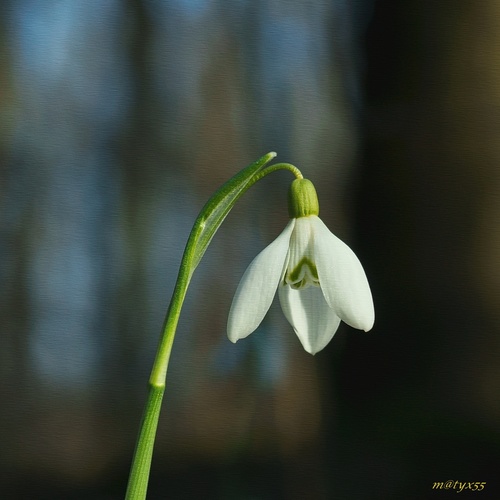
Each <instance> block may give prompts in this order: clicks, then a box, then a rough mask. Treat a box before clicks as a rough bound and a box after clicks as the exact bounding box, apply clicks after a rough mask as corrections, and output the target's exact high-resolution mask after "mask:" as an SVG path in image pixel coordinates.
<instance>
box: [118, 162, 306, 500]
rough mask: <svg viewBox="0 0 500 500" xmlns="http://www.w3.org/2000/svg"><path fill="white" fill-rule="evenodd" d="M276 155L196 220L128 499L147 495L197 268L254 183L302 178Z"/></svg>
mask: <svg viewBox="0 0 500 500" xmlns="http://www.w3.org/2000/svg"><path fill="white" fill-rule="evenodd" d="M275 156H276V153H268V154H267V155H265V156H263V157H262V158H260V159H259V160H257V161H256V162H254V163H252V164H251V165H249V166H248V167H246V168H245V169H243V170H242V171H241V172H240V173H238V174H237V175H235V176H234V177H233V178H231V179H230V180H229V181H228V182H226V183H225V184H224V185H223V186H222V187H221V188H220V189H218V190H217V191H216V192H215V194H214V195H213V196H212V197H211V198H210V199H209V200H208V202H207V203H206V205H205V206H204V207H203V209H202V210H201V212H200V214H199V216H198V218H197V219H196V221H195V223H194V226H193V229H192V230H191V233H190V235H189V238H188V241H187V244H186V248H185V250H184V255H183V256H182V261H181V265H180V269H179V274H178V276H177V281H176V284H175V289H174V293H173V295H172V299H171V301H170V305H169V308H168V311H167V314H166V317H165V322H164V324H163V333H162V336H161V339H160V344H159V346H158V351H157V353H156V357H155V361H154V363H153V368H152V370H151V376H150V378H149V396H148V400H147V402H146V406H145V409H144V416H143V419H142V423H141V428H140V432H139V436H138V439H137V445H136V449H135V453H134V458H133V461H132V468H131V471H130V476H129V483H128V487H127V494H126V500H144V499H145V498H146V493H147V488H148V481H149V471H150V468H151V460H152V456H153V448H154V442H155V436H156V429H157V425H158V419H159V416H160V410H161V402H162V399H163V394H164V392H165V384H166V377H167V369H168V363H169V360H170V353H171V351H172V345H173V343H174V337H175V331H176V329H177V324H178V322H179V317H180V314H181V309H182V304H183V302H184V298H185V297H186V292H187V289H188V286H189V282H190V281H191V277H192V275H193V272H194V270H195V269H196V267H197V266H198V264H199V262H200V260H201V258H202V257H203V254H204V253H205V250H206V249H207V247H208V245H209V244H210V241H211V240H212V238H213V236H214V234H215V232H216V231H217V229H218V228H219V227H220V225H221V224H222V222H223V221H224V219H225V217H226V216H227V214H228V213H229V211H230V210H231V208H232V207H233V206H234V204H235V203H236V201H237V200H238V199H239V198H240V197H241V196H242V195H243V194H244V193H245V192H246V191H247V190H248V189H249V188H250V187H251V186H253V185H254V184H255V183H256V182H257V181H259V180H260V179H262V178H263V177H265V176H266V175H268V174H270V173H272V172H275V171H277V170H289V171H290V172H292V173H293V174H294V175H295V177H297V178H299V179H302V174H301V173H300V171H299V169H298V168H296V167H294V166H293V165H290V164H289V163H277V164H276V165H271V166H269V167H266V168H264V167H265V165H266V164H267V163H268V162H269V161H270V160H271V159H273V158H274V157H275Z"/></svg>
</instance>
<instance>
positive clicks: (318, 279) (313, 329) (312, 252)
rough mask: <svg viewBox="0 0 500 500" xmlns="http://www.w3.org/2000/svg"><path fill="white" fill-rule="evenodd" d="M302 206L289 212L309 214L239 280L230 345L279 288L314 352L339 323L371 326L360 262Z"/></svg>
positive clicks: (298, 330) (257, 320)
mask: <svg viewBox="0 0 500 500" xmlns="http://www.w3.org/2000/svg"><path fill="white" fill-rule="evenodd" d="M301 181H305V179H301ZM295 182H297V181H295ZM307 182H309V181H307ZM311 186H312V184H311ZM313 189H314V187H313ZM314 195H315V191H314ZM292 196H293V195H292ZM295 201H297V200H296V199H295ZM301 202H303V200H299V205H300V208H301V209H300V210H297V209H296V207H295V209H292V210H291V213H294V214H297V213H301V214H302V213H306V214H307V213H309V212H311V214H310V215H301V216H299V217H295V218H292V219H291V220H290V222H289V223H288V225H287V226H286V228H285V229H284V231H283V232H282V233H281V234H280V235H279V236H278V238H277V239H276V240H274V241H273V242H272V243H271V244H270V245H269V246H268V247H266V248H265V249H264V250H263V251H262V252H261V253H260V254H259V255H257V257H256V258H255V259H254V260H253V261H252V262H251V264H250V265H249V267H248V269H247V270H246V272H245V274H244V275H243V277H242V279H241V281H240V284H239V286H238V289H237V290H236V294H235V296H234V299H233V303H232V305H231V310H230V312H229V319H228V325H227V333H228V337H229V339H230V340H231V341H232V342H236V341H237V340H239V339H243V338H245V337H247V336H248V335H250V334H251V333H252V332H253V331H254V330H255V329H256V328H257V327H258V326H259V325H260V323H261V322H262V320H263V319H264V316H265V315H266V313H267V311H268V310H269V308H270V306H271V303H272V301H273V298H274V295H275V293H276V289H278V295H279V300H280V303H281V308H282V309H283V313H284V314H285V317H286V319H287V320H288V321H289V322H290V324H291V325H292V327H293V329H294V330H295V333H296V334H297V336H298V337H299V339H300V341H301V343H302V345H303V347H304V349H305V350H306V351H307V352H309V353H311V354H315V353H317V352H318V351H320V350H321V349H323V348H324V347H325V346H326V345H327V344H328V342H330V340H331V339H332V337H333V335H334V334H335V332H336V331H337V328H338V326H339V324H340V321H341V320H342V321H344V322H345V323H347V324H348V325H350V326H352V327H354V328H358V329H360V330H365V331H368V330H370V329H371V328H372V326H373V323H374V319H375V313H374V308H373V300H372V295H371V291H370V286H369V284H368V280H367V278H366V275H365V272H364V270H363V267H362V265H361V263H360V262H359V260H358V258H357V257H356V255H355V254H354V252H353V251H352V250H351V249H350V248H349V247H348V246H347V245H346V244H345V243H344V242H342V241H341V240H340V239H339V238H337V237H336V236H335V235H334V234H333V233H331V232H330V231H329V229H328V228H327V227H326V226H325V224H324V223H323V221H322V220H321V219H320V218H319V217H318V216H317V213H318V209H317V208H315V209H313V210H309V209H307V208H306V210H305V212H304V210H302V209H303V208H304V207H303V206H302V205H301ZM306 205H307V203H306ZM316 207H317V200H316Z"/></svg>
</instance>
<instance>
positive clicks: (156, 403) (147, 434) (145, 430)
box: [125, 384, 165, 500]
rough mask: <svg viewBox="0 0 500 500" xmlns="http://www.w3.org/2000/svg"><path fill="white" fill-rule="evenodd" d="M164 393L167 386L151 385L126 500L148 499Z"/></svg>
mask: <svg viewBox="0 0 500 500" xmlns="http://www.w3.org/2000/svg"><path fill="white" fill-rule="evenodd" d="M164 392H165V385H163V386H161V387H157V386H154V385H152V384H150V385H149V396H148V401H147V403H146V408H145V411H144V416H143V419H142V423H141V431H140V434H139V438H138V440H137V446H136V449H135V453H134V460H133V462H132V469H131V470H130V477H129V483H128V487H127V494H126V496H125V498H126V500H143V499H145V498H146V493H147V490H148V481H149V470H150V468H151V459H152V457H153V447H154V443H155V437H156V428H157V426H158V417H159V416H160V409H161V402H162V399H163V393H164Z"/></svg>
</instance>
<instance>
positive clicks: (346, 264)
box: [310, 216, 375, 332]
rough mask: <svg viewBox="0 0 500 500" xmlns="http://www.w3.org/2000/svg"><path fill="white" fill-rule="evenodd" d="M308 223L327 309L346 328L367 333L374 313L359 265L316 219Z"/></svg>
mask: <svg viewBox="0 0 500 500" xmlns="http://www.w3.org/2000/svg"><path fill="white" fill-rule="evenodd" d="M310 219H311V224H313V227H314V259H315V262H316V267H317V270H318V277H319V282H320V286H321V289H322V290H323V294H324V296H325V299H326V301H327V302H328V305H329V306H330V307H332V308H333V309H334V310H335V312H336V313H337V314H338V315H339V316H340V318H341V319H342V321H345V322H346V323H347V324H348V325H350V326H352V327H354V328H358V329H360V330H365V331H366V332H367V331H368V330H371V328H372V327H373V323H374V321H375V311H374V308H373V299H372V294H371V291H370V285H369V284H368V280H367V278H366V274H365V271H364V269H363V266H362V265H361V262H360V261H359V259H358V258H357V257H356V255H355V254H354V252H353V251H352V250H351V249H350V248H349V247H348V246H347V245H346V244H345V243H344V242H343V241H342V240H340V239H339V238H337V237H336V236H335V235H334V234H332V233H331V232H330V230H329V229H328V228H327V227H326V226H325V224H324V223H323V221H322V220H321V219H320V218H319V217H316V216H312V217H310Z"/></svg>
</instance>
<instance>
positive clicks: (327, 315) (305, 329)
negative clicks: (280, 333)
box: [278, 285, 340, 354]
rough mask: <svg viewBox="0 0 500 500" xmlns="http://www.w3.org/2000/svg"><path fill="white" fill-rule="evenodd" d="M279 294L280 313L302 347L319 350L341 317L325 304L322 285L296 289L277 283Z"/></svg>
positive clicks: (311, 351)
mask: <svg viewBox="0 0 500 500" xmlns="http://www.w3.org/2000/svg"><path fill="white" fill-rule="evenodd" d="M278 293H279V297H280V303H281V308H282V309H283V313H284V314H285V316H286V319H287V320H288V321H289V322H290V324H291V325H292V326H293V329H294V330H295V333H296V334H297V337H299V339H300V342H301V343H302V346H303V347H304V349H305V350H306V351H307V352H309V353H311V354H316V353H317V352H319V351H321V349H323V348H324V347H325V346H326V345H327V344H328V342H330V340H331V339H332V337H333V335H334V334H335V332H336V331H337V328H338V327H339V323H340V318H339V317H338V316H337V315H336V314H335V311H334V310H333V309H332V308H330V307H329V306H328V304H327V303H326V300H325V298H324V297H323V293H322V291H321V288H319V287H317V286H310V287H309V288H305V289H302V290H295V289H293V288H292V287H290V286H288V285H287V286H280V287H279V291H278Z"/></svg>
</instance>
